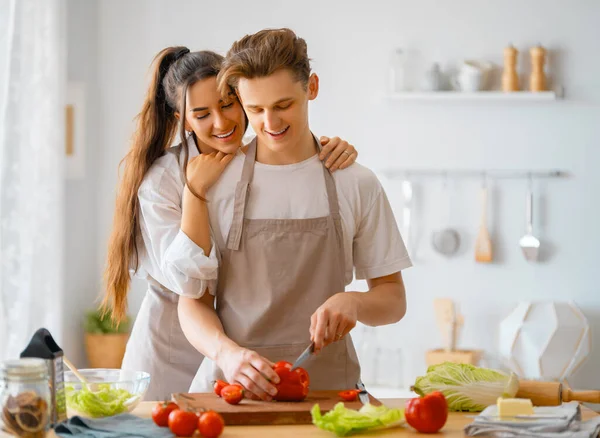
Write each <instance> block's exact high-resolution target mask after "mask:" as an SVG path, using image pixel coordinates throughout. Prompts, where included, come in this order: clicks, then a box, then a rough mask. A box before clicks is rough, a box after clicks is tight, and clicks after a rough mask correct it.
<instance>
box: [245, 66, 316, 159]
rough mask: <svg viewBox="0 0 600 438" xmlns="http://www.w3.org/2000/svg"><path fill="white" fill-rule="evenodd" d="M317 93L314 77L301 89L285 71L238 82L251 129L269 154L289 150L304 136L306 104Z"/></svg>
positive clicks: (299, 83) (306, 125) (287, 71)
mask: <svg viewBox="0 0 600 438" xmlns="http://www.w3.org/2000/svg"><path fill="white" fill-rule="evenodd" d="M318 92H319V78H318V77H317V76H316V75H315V74H312V75H311V76H310V78H309V81H308V86H307V87H306V89H305V87H304V86H303V84H302V82H300V81H297V80H295V78H294V76H293V75H292V73H291V72H290V71H289V70H287V69H282V70H278V71H276V72H275V73H273V74H272V75H270V76H266V77H262V78H254V79H246V78H242V79H240V80H239V82H238V95H239V97H240V100H241V101H242V105H243V107H244V110H245V111H246V114H247V116H248V120H249V121H250V124H251V125H252V129H253V130H254V132H255V133H256V135H257V137H258V140H259V142H260V143H261V144H263V145H265V146H266V147H267V148H269V149H270V150H272V151H273V152H287V151H289V150H291V148H294V147H295V146H296V145H297V144H298V143H299V141H301V139H302V137H303V135H306V131H307V130H308V101H309V100H313V99H314V98H316V97H317V94H318Z"/></svg>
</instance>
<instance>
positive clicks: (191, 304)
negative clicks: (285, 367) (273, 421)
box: [177, 291, 279, 401]
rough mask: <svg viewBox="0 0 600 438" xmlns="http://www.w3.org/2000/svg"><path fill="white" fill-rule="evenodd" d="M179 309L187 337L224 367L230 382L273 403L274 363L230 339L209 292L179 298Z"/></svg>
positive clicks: (274, 391)
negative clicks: (193, 296)
mask: <svg viewBox="0 0 600 438" xmlns="http://www.w3.org/2000/svg"><path fill="white" fill-rule="evenodd" d="M177 309H178V314H179V321H180V324H181V329H182V330H183V333H184V334H185V337H186V338H187V339H188V341H189V342H190V344H192V345H193V346H194V347H195V348H196V350H198V351H199V352H200V353H202V354H203V355H204V356H206V357H207V358H209V359H212V360H213V361H214V362H215V363H216V364H217V366H218V367H219V368H221V370H222V371H223V373H224V374H225V378H226V379H227V381H228V382H229V383H235V382H237V383H240V384H241V385H242V386H243V387H244V388H246V389H247V390H248V391H249V392H250V393H251V394H253V395H255V396H257V397H259V398H261V399H263V400H266V401H271V396H272V395H275V393H276V392H277V391H276V388H275V386H273V384H272V383H270V382H275V383H279V376H278V375H277V374H276V373H275V371H273V367H272V366H273V364H272V363H270V362H269V361H268V360H266V359H265V358H263V357H261V356H260V355H259V354H258V353H256V352H255V351H251V350H248V349H246V348H242V347H240V346H239V345H238V344H236V343H235V342H234V341H232V340H231V339H230V338H229V337H227V335H226V334H225V330H224V329H223V324H221V320H220V319H219V317H218V315H217V312H216V311H215V307H214V297H213V296H212V295H210V294H209V293H208V291H206V292H205V293H204V295H203V296H202V297H201V298H187V297H179V303H178V307H177ZM269 394H270V395H269Z"/></svg>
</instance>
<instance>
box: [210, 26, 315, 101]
mask: <svg viewBox="0 0 600 438" xmlns="http://www.w3.org/2000/svg"><path fill="white" fill-rule="evenodd" d="M281 69H287V70H289V71H290V72H291V73H292V75H293V76H294V78H295V79H296V80H297V81H299V82H302V85H303V86H304V87H306V86H307V84H308V78H309V76H310V59H309V58H308V54H307V50H306V41H304V40H303V39H302V38H299V37H298V36H297V35H296V34H295V33H294V32H293V31H292V30H291V29H287V28H282V29H264V30H261V31H259V32H257V33H254V34H252V35H246V36H245V37H243V38H242V39H240V40H238V41H236V42H235V43H233V45H232V46H231V49H229V51H228V52H227V56H226V57H225V61H223V64H222V66H221V72H220V73H219V75H218V77H217V80H218V88H219V91H220V92H221V94H223V95H226V94H227V93H229V92H230V90H231V89H230V87H232V88H234V89H236V88H237V85H238V81H239V80H240V78H246V79H253V78H261V77H265V76H269V75H272V74H273V73H275V72H276V71H278V70H281Z"/></svg>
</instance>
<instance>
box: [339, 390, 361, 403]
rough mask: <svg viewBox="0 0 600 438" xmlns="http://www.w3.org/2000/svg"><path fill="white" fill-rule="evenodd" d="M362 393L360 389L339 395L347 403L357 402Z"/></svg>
mask: <svg viewBox="0 0 600 438" xmlns="http://www.w3.org/2000/svg"><path fill="white" fill-rule="evenodd" d="M359 392H360V391H359V390H358V389H348V390H346V391H342V392H338V395H339V396H340V397H341V398H342V400H344V401H347V402H353V401H356V399H357V398H358V393H359Z"/></svg>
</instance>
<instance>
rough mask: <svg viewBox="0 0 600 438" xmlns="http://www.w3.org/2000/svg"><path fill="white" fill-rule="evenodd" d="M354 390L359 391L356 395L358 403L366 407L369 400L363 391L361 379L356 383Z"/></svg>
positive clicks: (367, 394) (363, 386)
mask: <svg viewBox="0 0 600 438" xmlns="http://www.w3.org/2000/svg"><path fill="white" fill-rule="evenodd" d="M356 389H358V390H359V391H360V392H359V393H358V398H359V399H360V402H361V403H362V404H363V405H368V404H369V403H370V402H371V401H370V400H369V393H368V392H367V390H366V389H365V384H364V383H363V382H362V380H361V379H358V382H357V383H356Z"/></svg>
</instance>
